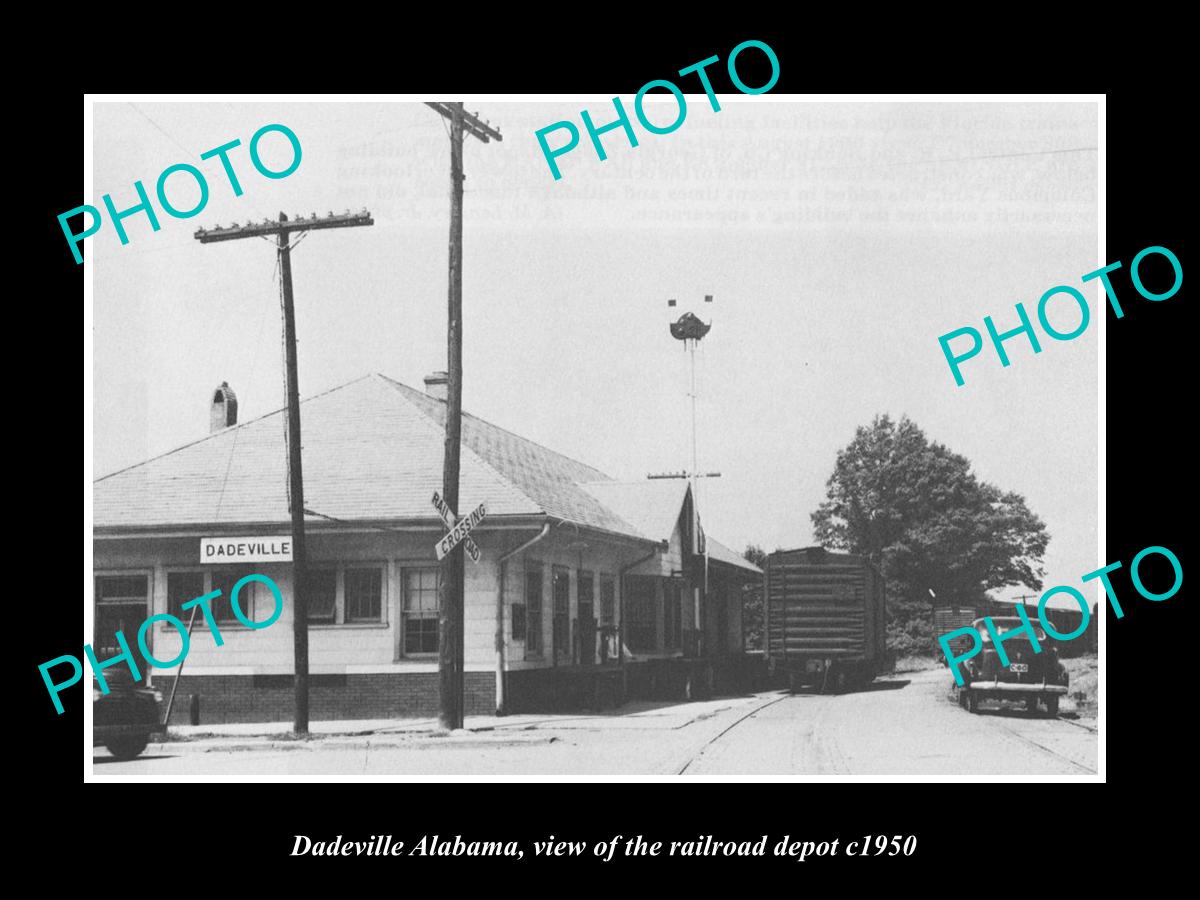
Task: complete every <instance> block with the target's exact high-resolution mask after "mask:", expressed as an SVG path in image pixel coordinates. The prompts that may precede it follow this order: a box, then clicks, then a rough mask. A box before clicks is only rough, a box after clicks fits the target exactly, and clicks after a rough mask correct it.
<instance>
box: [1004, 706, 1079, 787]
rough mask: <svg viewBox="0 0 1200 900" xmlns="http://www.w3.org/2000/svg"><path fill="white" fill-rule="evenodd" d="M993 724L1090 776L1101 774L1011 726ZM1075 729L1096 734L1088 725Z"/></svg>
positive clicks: (1072, 723) (1066, 720)
mask: <svg viewBox="0 0 1200 900" xmlns="http://www.w3.org/2000/svg"><path fill="white" fill-rule="evenodd" d="M1058 721H1060V722H1066V723H1067V724H1069V725H1075V723H1074V722H1071V721H1070V720H1069V719H1059V720H1058ZM993 722H994V724H995V725H996V727H997V728H1003V729H1004V730H1005V731H1007V732H1008V733H1009V734H1011V735H1012V736H1013V737H1015V738H1016V739H1017V740H1020V741H1024V742H1025V743H1026V744H1029V745H1030V746H1031V747H1037V748H1038V749H1039V750H1042V751H1043V752H1045V753H1049V754H1050V755H1051V756H1057V757H1058V758H1059V759H1061V760H1063V761H1064V762H1068V763H1070V764H1071V765H1073V766H1075V768H1077V769H1081V770H1082V771H1084V772H1087V773H1088V774H1089V775H1097V774H1099V773H1098V772H1097V771H1096V770H1095V769H1093V768H1092V767H1091V766H1085V765H1084V764H1083V763H1081V762H1077V761H1076V760H1074V759H1072V758H1071V757H1069V756H1067V755H1066V754H1065V753H1059V752H1058V751H1057V750H1055V749H1054V748H1053V747H1047V746H1046V745H1045V744H1043V743H1042V742H1041V741H1035V740H1034V739H1033V738H1031V737H1029V736H1027V735H1024V734H1021V732H1019V731H1017V730H1016V729H1015V728H1010V727H1009V726H1007V725H1005V724H1004V723H1003V722H1001V721H999V720H997V719H993ZM1075 727H1076V728H1082V729H1083V730H1084V731H1090V732H1092V733H1093V734H1095V729H1093V728H1088V726H1086V725H1075Z"/></svg>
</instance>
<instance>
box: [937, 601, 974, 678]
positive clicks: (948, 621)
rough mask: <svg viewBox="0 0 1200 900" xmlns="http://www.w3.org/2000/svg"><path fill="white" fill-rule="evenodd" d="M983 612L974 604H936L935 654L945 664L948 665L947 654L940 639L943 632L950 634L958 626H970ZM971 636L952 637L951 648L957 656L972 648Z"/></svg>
mask: <svg viewBox="0 0 1200 900" xmlns="http://www.w3.org/2000/svg"><path fill="white" fill-rule="evenodd" d="M980 615H982V613H981V612H979V611H978V610H976V609H975V607H973V606H935V607H934V608H933V656H934V658H935V659H936V660H938V661H939V662H940V663H941V664H942V665H943V666H944V665H947V662H946V654H945V653H944V652H943V651H942V644H941V642H940V641H939V640H938V639H939V638H940V637H941V636H942V635H943V634H948V633H949V632H951V631H954V630H955V629H957V628H970V627H971V623H972V622H974V621H975V619H976V617H977V616H980ZM971 643H972V641H971V637H970V636H969V635H965V634H960V635H958V636H956V637H953V638H951V639H950V650H951V652H952V653H953V654H954V655H955V656H962V655H963V654H964V653H966V652H967V651H968V650H970V649H971Z"/></svg>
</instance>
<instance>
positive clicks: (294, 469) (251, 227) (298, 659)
mask: <svg viewBox="0 0 1200 900" xmlns="http://www.w3.org/2000/svg"><path fill="white" fill-rule="evenodd" d="M373 224H374V222H373V220H372V219H371V214H370V213H368V212H367V211H366V210H365V209H364V210H363V211H362V212H361V213H351V212H350V211H349V210H347V211H346V212H345V213H344V214H342V215H334V214H333V213H332V212H331V213H330V214H329V215H328V216H321V217H319V218H318V216H317V214H316V213H313V214H312V216H311V217H309V218H307V219H305V218H302V217H297V218H295V219H294V220H291V221H289V220H288V217H287V216H286V215H285V214H284V213H280V214H279V221H278V222H272V221H271V220H270V219H266V220H264V221H263V222H262V223H260V224H251V223H248V224H246V225H238V224H237V223H236V222H235V223H234V224H233V225H231V226H229V227H228V228H221V227H220V226H218V227H217V228H213V229H207V230H206V229H203V228H201V229H199V230H198V231H197V232H196V234H195V237H196V240H198V241H199V242H200V243H202V244H210V243H214V242H216V241H233V240H238V239H240V238H250V237H262V238H267V239H268V240H269V239H270V238H271V237H274V238H275V239H276V248H277V250H276V252H277V253H278V254H279V280H280V293H281V295H282V297H281V299H282V306H283V346H284V352H285V356H286V369H287V449H288V506H289V507H290V510H291V515H292V612H293V621H292V635H293V638H294V642H293V644H294V653H295V668H296V674H295V690H296V715H295V721H294V723H293V731H294V732H295V733H296V736H297V737H304V736H307V734H308V593H307V585H308V554H307V551H306V548H305V543H304V473H303V471H302V468H301V460H300V386H299V384H298V379H297V367H296V312H295V309H294V306H293V302H292V253H291V251H292V246H293V244H291V243H290V237H291V235H293V234H298V233H300V232H304V231H315V230H317V229H321V228H351V227H353V226H356V225H373ZM193 612H195V610H193Z"/></svg>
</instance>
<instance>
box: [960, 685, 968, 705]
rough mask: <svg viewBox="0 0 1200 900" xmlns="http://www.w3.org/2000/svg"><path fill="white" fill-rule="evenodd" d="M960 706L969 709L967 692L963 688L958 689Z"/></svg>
mask: <svg viewBox="0 0 1200 900" xmlns="http://www.w3.org/2000/svg"><path fill="white" fill-rule="evenodd" d="M958 705H959V706H961V707H962V708H963V709H966V708H967V692H966V690H964V689H963V688H959V689H958Z"/></svg>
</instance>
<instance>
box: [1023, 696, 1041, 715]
mask: <svg viewBox="0 0 1200 900" xmlns="http://www.w3.org/2000/svg"><path fill="white" fill-rule="evenodd" d="M1037 708H1038V701H1037V697H1026V698H1025V710H1026V711H1027V712H1031V713H1035V712H1037Z"/></svg>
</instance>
